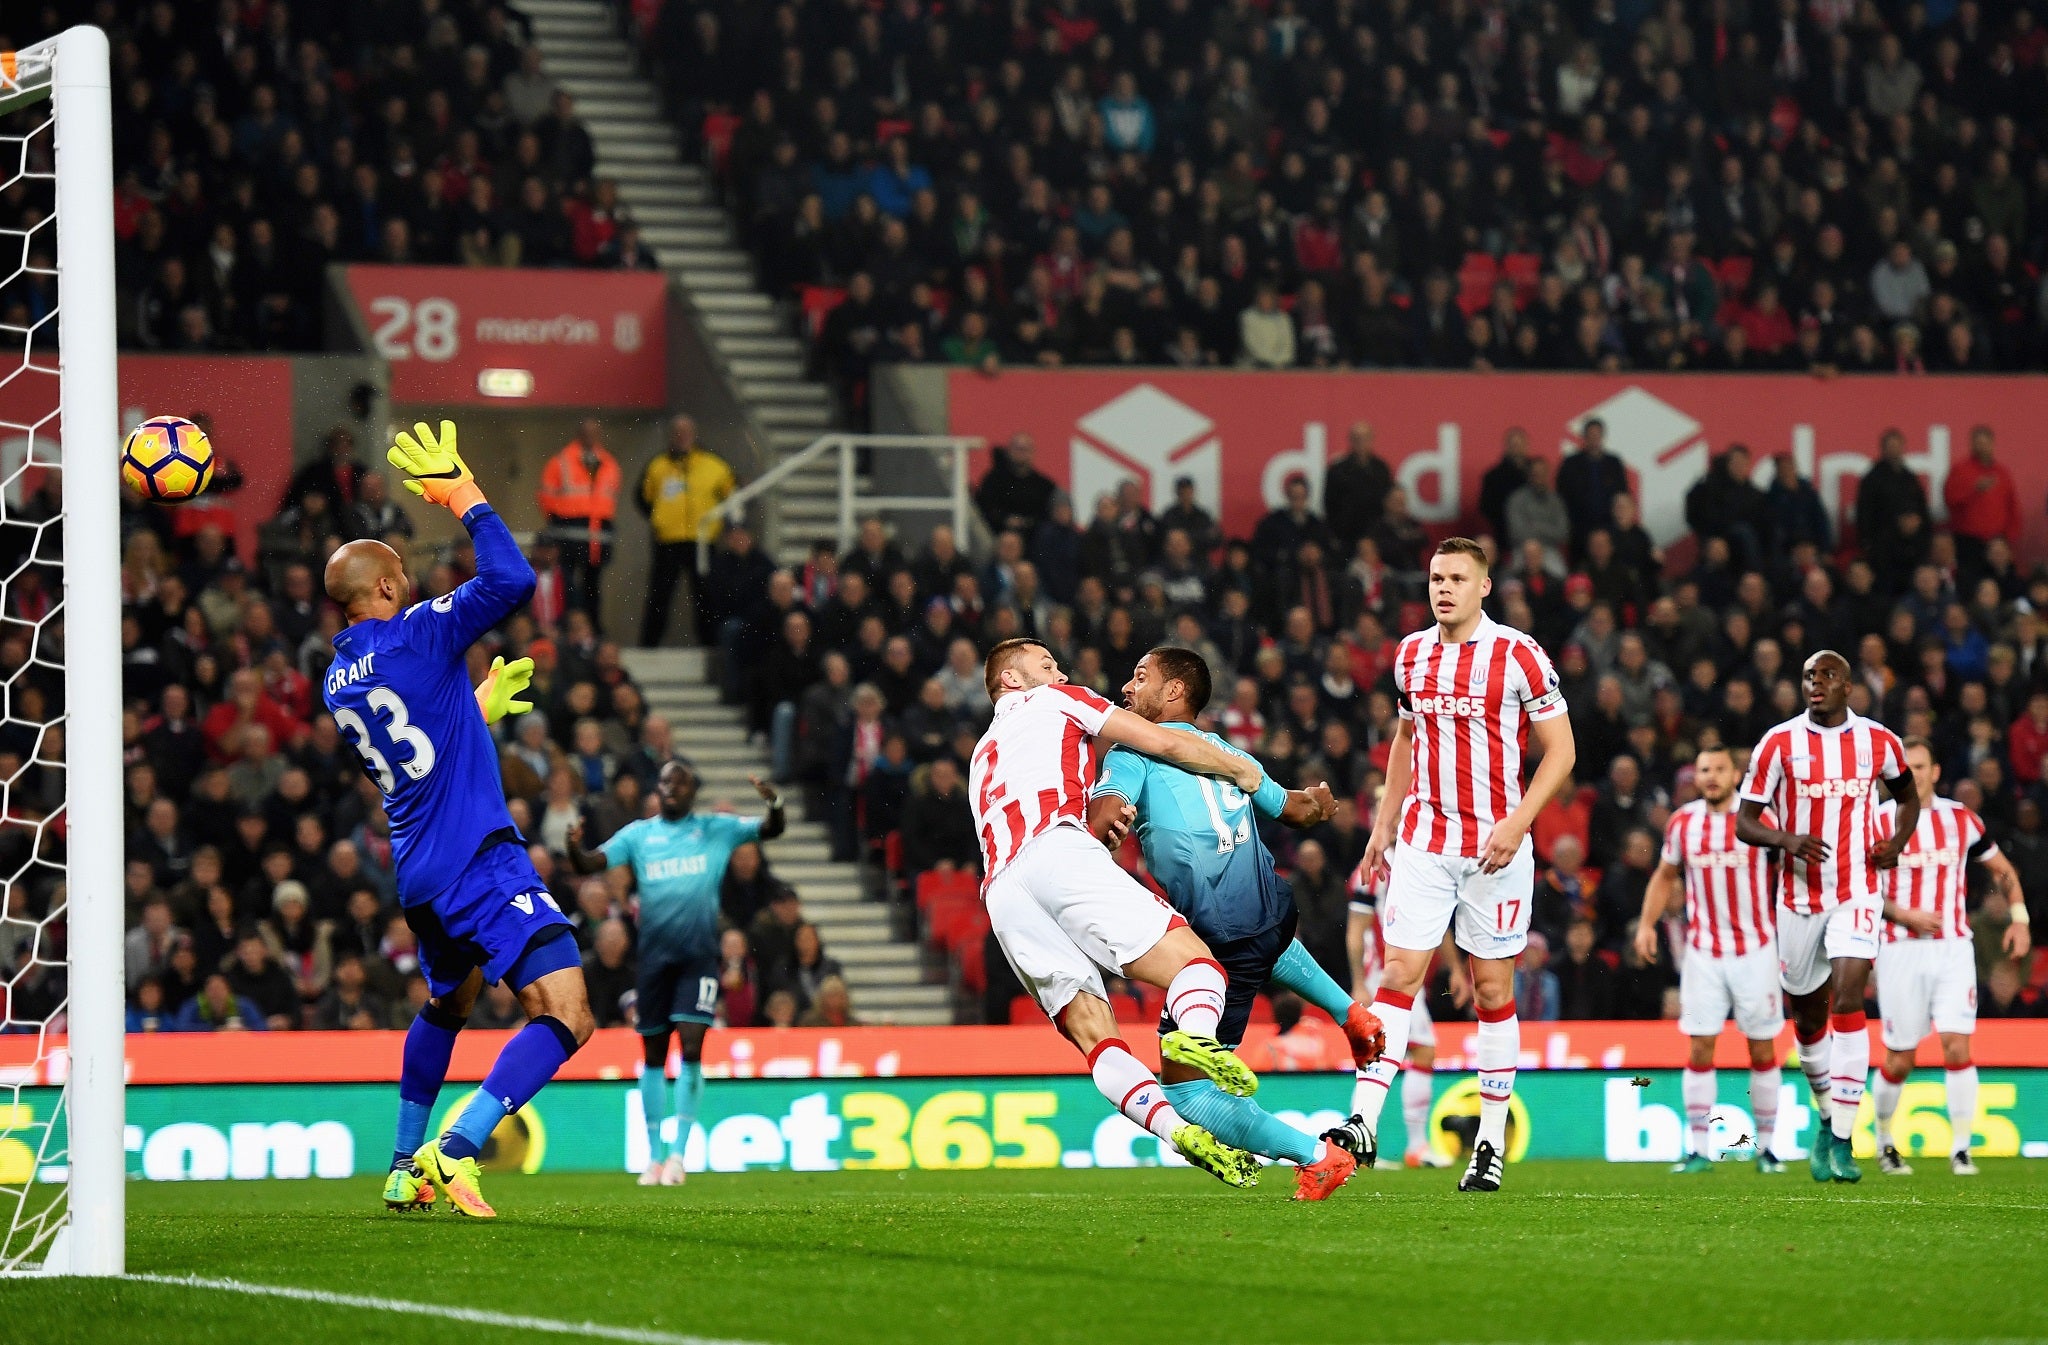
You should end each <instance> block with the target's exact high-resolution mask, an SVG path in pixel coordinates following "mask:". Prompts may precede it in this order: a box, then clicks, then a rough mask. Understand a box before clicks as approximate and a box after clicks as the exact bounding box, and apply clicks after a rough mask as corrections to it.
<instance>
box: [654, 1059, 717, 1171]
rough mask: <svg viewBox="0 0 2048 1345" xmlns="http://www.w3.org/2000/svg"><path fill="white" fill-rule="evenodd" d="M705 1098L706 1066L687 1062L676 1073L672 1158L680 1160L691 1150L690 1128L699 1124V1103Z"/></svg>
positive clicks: (670, 1145)
mask: <svg viewBox="0 0 2048 1345" xmlns="http://www.w3.org/2000/svg"><path fill="white" fill-rule="evenodd" d="M703 1096H704V1066H703V1065H702V1064H701V1063H699V1062H698V1061H695V1060H685V1061H684V1062H683V1063H682V1064H681V1066H679V1067H678V1069H677V1073H676V1137H675V1139H674V1140H673V1141H672V1142H671V1143H670V1144H669V1146H668V1156H669V1157H670V1158H680V1157H682V1156H683V1154H684V1152H685V1151H686V1150H688V1149H689V1147H690V1127H691V1126H693V1125H695V1124H697V1101H698V1099H700V1098H702V1097H703ZM648 1152H649V1153H652V1152H653V1150H652V1149H649V1150H648Z"/></svg>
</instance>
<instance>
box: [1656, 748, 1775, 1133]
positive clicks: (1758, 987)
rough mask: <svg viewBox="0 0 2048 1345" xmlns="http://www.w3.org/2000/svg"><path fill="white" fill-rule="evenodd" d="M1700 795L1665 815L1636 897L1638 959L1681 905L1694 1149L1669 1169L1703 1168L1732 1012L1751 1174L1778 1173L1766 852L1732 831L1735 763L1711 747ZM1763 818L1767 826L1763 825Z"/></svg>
mask: <svg viewBox="0 0 2048 1345" xmlns="http://www.w3.org/2000/svg"><path fill="white" fill-rule="evenodd" d="M1692 780H1693V784H1694V786H1695V787H1696V788H1698V790H1699V791H1700V797H1698V798H1696V799H1694V800H1693V801H1692V802H1691V803H1688V804H1686V805H1685V806H1684V807H1683V808H1680V809H1679V810H1678V811H1677V812H1675V813H1673V814H1672V815H1671V821H1670V823H1669V824H1668V825H1666V826H1665V828H1664V854H1663V857H1662V860H1661V862H1659V864H1658V865H1657V871H1656V872H1655V873H1652V874H1651V875H1650V885H1649V887H1648V888H1647V889H1645V890H1644V892H1643V913H1642V915H1641V916H1639V917H1638V918H1637V920H1636V955H1637V956H1638V957H1640V958H1642V960H1643V962H1644V964H1645V965H1650V964H1653V963H1655V962H1656V960H1657V922H1658V921H1659V920H1661V919H1662V918H1663V915H1664V909H1665V907H1667V906H1669V905H1670V904H1671V898H1672V896H1673V894H1674V891H1680V890H1682V893H1683V896H1684V900H1685V951H1684V953H1683V954H1682V956H1681V960H1680V961H1679V964H1678V1003H1679V1014H1678V1030H1679V1031H1681V1032H1683V1033H1685V1035H1686V1036H1688V1037H1690V1038H1692V1046H1691V1050H1690V1054H1689V1056H1688V1058H1687V1060H1686V1067H1685V1083H1684V1089H1683V1091H1684V1097H1685V1119H1686V1128H1687V1129H1688V1130H1689V1131H1690V1133H1691V1136H1692V1152H1691V1153H1690V1154H1688V1155H1686V1158H1685V1161H1684V1162H1682V1163H1680V1164H1679V1165H1678V1166H1677V1167H1676V1168H1674V1169H1672V1170H1673V1171H1674V1172H1687V1173H1697V1172H1708V1171H1711V1170H1712V1169H1713V1166H1714V1163H1713V1157H1714V1156H1713V1154H1712V1153H1710V1152H1708V1150H1709V1149H1710V1148H1711V1141H1710V1140H1709V1139H1708V1128H1709V1125H1710V1123H1711V1121H1712V1119H1713V1114H1714V1094H1715V1088H1716V1079H1715V1074H1714V1043H1715V1042H1716V1041H1717V1040H1719V1039H1720V1036H1721V1027H1722V1025H1723V1024H1724V1023H1726V1022H1727V1021H1728V1016H1729V1014H1730V1013H1731V1012H1732V1013H1733V1014H1734V1016H1735V1027H1736V1030H1737V1031H1739V1032H1741V1033H1742V1035H1743V1036H1744V1037H1746V1038H1748V1039H1749V1106H1750V1111H1751V1112H1752V1113H1753V1116H1754V1120H1755V1123H1756V1150H1757V1153H1756V1170H1757V1171H1758V1172H1783V1171H1784V1170H1785V1167H1784V1164H1782V1163H1780V1162H1779V1161H1778V1159H1777V1155H1775V1154H1773V1153H1772V1152H1771V1140H1772V1137H1773V1136H1775V1135H1776V1134H1777V1133H1778V1093H1779V1091H1780V1089H1781V1088H1782V1086H1783V1082H1784V1075H1783V1073H1782V1071H1780V1070H1779V1068H1778V1032H1779V1031H1780V1029H1782V1028H1783V1027H1784V1026H1785V1011H1784V999H1783V997H1782V996H1781V995H1780V994H1779V993H1778V948H1777V944H1776V943H1775V942H1774V941H1773V937H1772V931H1773V928H1774V926H1773V923H1772V915H1773V913H1774V911H1775V908H1776V906H1777V901H1778V883H1777V874H1776V866H1775V865H1774V864H1772V862H1771V852H1770V851H1768V850H1764V849H1761V848H1759V847H1757V846H1754V845H1750V844H1748V843H1746V842H1745V841H1743V840H1742V839H1741V838H1740V837H1738V836H1737V835H1736V834H1735V785H1736V776H1735V757H1734V755H1733V754H1732V753H1730V752H1729V750H1728V749H1727V748H1725V747H1708V748H1704V749H1702V750H1701V752H1700V754H1699V755H1698V756H1697V757H1695V758H1694V759H1693V767H1692ZM1770 820H1771V819H1770V818H1769V817H1768V815H1767V816H1766V817H1765V822H1766V823H1769V822H1770Z"/></svg>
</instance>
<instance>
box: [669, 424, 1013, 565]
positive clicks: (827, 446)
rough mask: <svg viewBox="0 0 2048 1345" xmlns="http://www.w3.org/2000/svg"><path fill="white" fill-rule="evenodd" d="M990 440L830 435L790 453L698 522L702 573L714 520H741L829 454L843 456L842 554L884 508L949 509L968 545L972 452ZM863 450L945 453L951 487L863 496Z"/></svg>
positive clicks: (956, 531) (959, 535)
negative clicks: (859, 465)
mask: <svg viewBox="0 0 2048 1345" xmlns="http://www.w3.org/2000/svg"><path fill="white" fill-rule="evenodd" d="M987 443H988V441H987V440H985V439H981V438H978V437H975V436H972V435H958V434H836V433H835V434H826V435H820V436H819V437H818V438H817V439H815V440H813V441H812V442H811V443H809V444H808V445H806V446H805V447H804V448H802V449H801V450H799V451H797V452H795V453H792V454H790V455H789V456H788V457H786V458H784V459H783V460H782V461H781V462H778V463H776V464H775V466H773V467H771V468H770V469H769V470H768V471H767V472H765V473H763V474H762V475H761V476H760V477H758V478H757V479H755V480H753V481H749V482H748V483H747V484H746V485H745V486H743V487H741V488H740V489H739V490H736V491H734V492H733V493H732V494H731V495H729V496H727V497H726V500H725V503H723V504H721V505H720V506H719V507H718V508H717V509H716V510H713V511H712V512H710V513H708V514H706V515H705V516H704V517H703V518H702V519H701V520H699V522H698V524H697V571H698V573H699V574H702V573H705V572H707V571H708V570H709V569H710V568H711V547H710V546H709V545H708V544H709V542H710V540H711V529H712V524H713V523H714V522H715V521H717V520H721V519H722V520H725V521H727V522H737V521H738V520H739V519H740V518H742V517H743V516H744V514H745V511H746V507H747V506H748V505H749V504H751V503H752V502H753V501H754V500H756V499H757V498H759V497H760V496H762V495H765V494H767V493H768V492H770V491H772V490H774V489H775V487H777V486H779V485H781V484H782V482H783V481H785V480H787V479H788V478H789V477H790V476H791V475H792V474H794V473H795V472H797V471H799V470H801V469H802V468H804V467H807V466H809V465H810V464H811V463H812V462H815V461H816V460H817V459H819V458H821V457H823V456H825V455H826V454H827V453H834V452H836V453H838V454H839V553H840V554H841V555H845V554H846V553H847V552H848V551H850V550H851V549H852V548H853V537H854V531H855V526H856V516H857V514H860V513H873V512H875V511H877V510H883V509H919V510H932V511H937V510H946V511H948V512H950V513H951V514H952V520H953V536H954V537H955V539H957V540H958V541H959V542H960V544H961V545H962V546H965V545H967V544H968V540H969V538H970V537H971V536H972V530H973V526H974V505H973V500H972V498H971V497H970V495H969V494H968V489H967V455H968V454H970V453H972V452H973V451H974V450H975V449H977V448H983V447H986V446H987ZM862 449H893V450H908V451H912V452H917V453H940V454H944V455H945V456H946V457H947V459H948V462H947V463H946V468H947V490H946V493H945V494H943V495H861V494H860V493H859V488H858V483H857V480H856V472H855V466H856V460H857V455H858V454H859V453H860V451H861V450H862Z"/></svg>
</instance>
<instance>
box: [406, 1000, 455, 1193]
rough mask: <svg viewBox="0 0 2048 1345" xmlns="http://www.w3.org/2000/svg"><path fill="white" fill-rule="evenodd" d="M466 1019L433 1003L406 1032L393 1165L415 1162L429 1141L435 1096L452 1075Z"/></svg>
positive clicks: (438, 1094) (416, 1018)
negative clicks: (418, 1151)
mask: <svg viewBox="0 0 2048 1345" xmlns="http://www.w3.org/2000/svg"><path fill="white" fill-rule="evenodd" d="M461 1030H462V1020H461V1019H460V1018H457V1017H455V1016H454V1015H453V1014H450V1013H447V1012H445V1011H444V1010H441V1009H437V1008H435V1007H434V1006H433V1005H431V1004H429V1005H427V1007H426V1008H424V1009H422V1010H421V1011H420V1013H419V1015H418V1016H417V1017H415V1018H414V1019H413V1020H412V1026H411V1027H409V1028H407V1029H406V1031H405V1052H404V1055H403V1056H402V1057H401V1058H400V1063H399V1067H398V1137H397V1139H396V1140H394V1141H393V1143H392V1153H391V1165H392V1166H393V1167H401V1166H404V1165H405V1164H408V1163H410V1162H412V1155H413V1151H414V1150H415V1149H418V1148H419V1147H420V1145H422V1144H424V1143H426V1140H427V1120H428V1117H429V1115H430V1114H431V1113H432V1112H433V1110H434V1099H435V1098H437V1097H439V1096H440V1095H441V1084H442V1081H443V1080H445V1079H446V1078H447V1077H448V1061H449V1058H450V1057H451V1056H453V1055H454V1054H455V1034H456V1033H457V1032H459V1031H461Z"/></svg>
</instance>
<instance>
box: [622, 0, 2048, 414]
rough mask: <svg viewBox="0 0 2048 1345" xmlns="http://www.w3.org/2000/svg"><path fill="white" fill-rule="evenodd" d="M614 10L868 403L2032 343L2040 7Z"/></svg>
mask: <svg viewBox="0 0 2048 1345" xmlns="http://www.w3.org/2000/svg"><path fill="white" fill-rule="evenodd" d="M637 8H640V9H651V10H654V11H655V12H654V13H653V14H652V16H651V17H645V18H644V19H643V32H642V36H643V39H644V42H645V47H646V51H647V54H648V60H649V62H650V64H651V66H652V67H653V68H654V69H655V70H656V71H657V73H658V74H659V76H660V79H661V82H662V86H663V88H664V89H665V91H666V93H667V95H668V97H669V100H670V103H671V107H672V109H673V112H674V115H675V116H676V117H677V119H678V121H679V123H680V125H681V127H682V129H683V131H684V133H685V134H686V135H689V136H701V137H702V140H703V142H704V145H705V148H706V150H707V152H708V153H709V154H710V155H711V156H712V157H713V158H714V160H716V161H717V162H718V163H719V164H720V165H721V166H722V169H723V172H724V175H725V180H726V182H727V184H728V187H729V190H730V193H731V197H732V200H733V202H734V204H735V208H736V209H737V210H738V212H739V213H740V215H741V217H742V218H743V219H744V220H745V221H746V228H745V230H744V231H743V236H745V237H747V238H749V239H751V240H753V246H754V247H755V249H756V252H757V256H758V259H759V264H760V268H761V271H762V274H763V276H764V277H765V279H766V280H767V281H768V283H769V284H770V285H771V286H773V287H775V288H776V289H777V290H778V291H781V292H784V293H788V292H789V291H790V290H791V289H792V288H794V289H795V290H797V291H798V292H800V293H801V294H802V295H803V297H804V306H805V309H806V311H807V312H808V313H810V314H811V315H812V316H813V318H814V319H815V318H816V317H818V315H821V314H824V313H826V312H828V311H829V313H830V316H829V317H824V318H823V319H822V322H821V323H820V324H819V329H818V350H817V354H818V359H819V361H820V364H821V366H822V367H823V368H824V369H826V370H828V371H829V372H831V373H832V374H833V375H834V376H835V377H836V378H837V379H838V380H839V381H840V383H841V384H842V386H843V387H844V388H845V389H846V390H847V392H848V393H849V395H850V397H851V399H852V400H853V402H854V403H855V405H856V406H858V403H859V397H860V388H861V386H862V383H863V380H864V379H865V376H866V372H867V369H868V367H869V366H870V365H871V364H873V363H875V362H878V361H888V360H910V361H918V360H940V361H945V362H949V363H955V364H964V365H972V366H990V365H993V364H995V363H998V362H1003V363H1026V364H1029V363H1038V364H1062V363H1065V364H1071V363H1090V364H1175V365H1180V366H1184V367H1186V366H1203V365H1217V364H1222V365H1230V364H1244V365H1251V366H1258V367H1286V366H1301V367H1312V368H1321V367H1335V366H1354V367H1357V366H1365V367H1388V366H1424V367H1432V368H1479V369H1489V368H1493V369H1616V368H1637V369H1658V370H1677V369H1738V370H1742V369H1808V370H1833V369H1838V370H1841V371H1843V372H1876V371H1884V372H1892V371H1904V372H1912V373H1919V372H1951V371H1954V372H1961V371H1970V370H1988V369H2022V368H2038V367H2040V364H2041V360H2042V358H2043V355H2044V353H2048V346H2044V343H2043V332H2044V317H2043V312H2044V301H2048V292H2044V290H2043V289H2042V286H2041V284H2040V268H2041V264H2042V262H2043V261H2044V259H2048V256H2044V254H2048V156H2044V155H2043V153H2042V151H2041V146H2042V143H2043V140H2042V131H2043V129H2044V122H2043V119H2044V117H2048V66H2044V57H2048V32H2044V30H2043V29H2042V27H2041V26H2040V22H2039V19H2038V18H2037V16H2036V14H2035V12H2034V9H2033V8H2032V7H2031V6H2029V5H2025V4H2003V3H2000V4H1987V3H1984V2H1983V0H1936V2H1935V3H1930V4H1924V5H1906V4H1900V3H1889V2H1885V3H1866V4H1855V3H1849V2H1848V0H1811V2H1810V3H1805V4H1802V3H1800V2H1799V0H1732V2H1723V0H1716V2H1715V3H1713V4H1711V5H1710V4H1705V3H1700V4H1687V3H1684V0H1662V3H1657V2H1655V0H1573V2H1572V3H1563V4H1553V3H1544V4H1536V3H1523V4H1502V3H1468V2H1467V0H1446V2H1445V3H1442V4H1437V5H1419V4H1412V3H1408V0H1397V2H1396V3H1391V4H1386V5H1365V4H1361V3H1357V2H1356V0H1044V2H1043V3H1027V2H1026V0H1016V2H1015V3H1009V4H1001V3H995V0H946V2H945V3H931V2H930V0H896V2H895V3H890V4H887V5H882V4H872V5H871V4H862V3H852V2H851V0H849V2H848V3H801V2H798V0H789V2H786V3H781V4H772V5H768V4H746V3H732V2H731V0H667V3H665V4H660V5H658V6H646V7H637ZM835 303H836V304H837V307H836V308H834V307H833V305H834V304H835Z"/></svg>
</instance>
